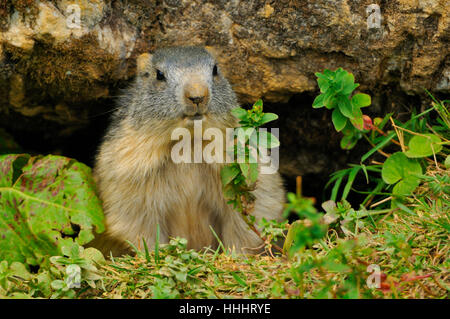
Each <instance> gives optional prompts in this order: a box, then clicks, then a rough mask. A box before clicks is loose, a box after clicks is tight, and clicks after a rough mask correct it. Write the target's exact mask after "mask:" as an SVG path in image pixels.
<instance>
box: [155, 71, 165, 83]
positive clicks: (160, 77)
mask: <svg viewBox="0 0 450 319" xmlns="http://www.w3.org/2000/svg"><path fill="white" fill-rule="evenodd" d="M156 79H157V80H158V81H164V80H165V79H166V77H165V76H164V73H162V72H161V71H160V70H156Z"/></svg>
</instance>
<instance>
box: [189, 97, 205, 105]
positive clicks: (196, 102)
mask: <svg viewBox="0 0 450 319" xmlns="http://www.w3.org/2000/svg"><path fill="white" fill-rule="evenodd" d="M188 99H189V100H191V101H192V103H194V104H200V103H202V102H203V100H204V99H205V97H204V96H195V97H194V96H190V97H188Z"/></svg>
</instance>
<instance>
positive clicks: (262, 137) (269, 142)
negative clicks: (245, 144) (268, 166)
mask: <svg viewBox="0 0 450 319" xmlns="http://www.w3.org/2000/svg"><path fill="white" fill-rule="evenodd" d="M258 143H259V144H258V146H260V147H264V148H267V149H268V148H274V147H278V146H280V141H279V140H278V138H276V137H275V136H274V135H273V134H270V133H269V132H265V131H260V132H258Z"/></svg>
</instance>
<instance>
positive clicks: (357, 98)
mask: <svg viewBox="0 0 450 319" xmlns="http://www.w3.org/2000/svg"><path fill="white" fill-rule="evenodd" d="M352 104H353V105H355V106H357V107H364V106H369V105H370V104H372V100H371V98H370V95H368V94H364V93H358V94H355V95H353V97H352Z"/></svg>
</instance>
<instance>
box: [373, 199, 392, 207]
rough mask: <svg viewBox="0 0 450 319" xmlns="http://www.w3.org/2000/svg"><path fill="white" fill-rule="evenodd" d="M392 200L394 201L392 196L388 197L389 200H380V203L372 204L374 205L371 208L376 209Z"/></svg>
mask: <svg viewBox="0 0 450 319" xmlns="http://www.w3.org/2000/svg"><path fill="white" fill-rule="evenodd" d="M391 199H392V196H389V197H387V198H385V199H382V200H380V201H379V202H376V203H375V204H372V205H371V206H370V208H374V207H376V206H378V205H381V204H383V203H386V202H387V201H389V200H391Z"/></svg>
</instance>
